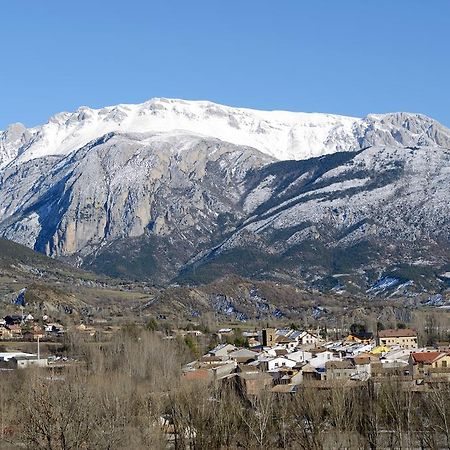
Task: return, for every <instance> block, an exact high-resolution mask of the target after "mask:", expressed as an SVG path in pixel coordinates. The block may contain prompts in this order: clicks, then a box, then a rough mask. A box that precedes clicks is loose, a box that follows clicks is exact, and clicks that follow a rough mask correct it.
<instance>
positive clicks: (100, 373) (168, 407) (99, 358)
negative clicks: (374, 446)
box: [0, 310, 450, 449]
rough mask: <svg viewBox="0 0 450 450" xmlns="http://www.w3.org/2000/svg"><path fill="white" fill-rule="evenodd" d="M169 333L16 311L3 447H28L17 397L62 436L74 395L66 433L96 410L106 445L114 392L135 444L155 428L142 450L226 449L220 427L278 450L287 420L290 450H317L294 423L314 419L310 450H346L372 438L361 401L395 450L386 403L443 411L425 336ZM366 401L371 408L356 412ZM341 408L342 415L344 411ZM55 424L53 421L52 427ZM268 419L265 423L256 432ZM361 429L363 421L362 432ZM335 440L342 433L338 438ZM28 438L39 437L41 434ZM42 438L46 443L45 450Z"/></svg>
mask: <svg viewBox="0 0 450 450" xmlns="http://www.w3.org/2000/svg"><path fill="white" fill-rule="evenodd" d="M165 322H166V319H165V318H164V317H155V318H150V319H149V320H148V321H147V322H144V323H140V324H129V323H125V324H117V323H116V324H112V323H110V322H104V321H101V320H90V321H89V320H84V323H82V322H78V323H74V322H71V323H69V322H64V321H63V320H57V318H56V317H50V316H49V315H46V314H44V315H39V314H38V313H36V312H34V315H33V313H32V312H23V310H22V313H21V314H13V313H10V314H7V315H5V316H4V317H3V319H0V374H1V377H0V388H1V386H3V387H4V388H2V389H4V390H3V391H2V392H3V394H4V396H5V397H10V398H11V402H10V403H8V404H9V408H10V409H11V412H6V413H5V412H3V413H2V414H3V415H5V414H6V416H5V417H6V418H3V419H2V420H4V421H5V422H4V423H5V425H4V426H3V428H2V429H1V430H0V438H1V439H3V440H4V441H5V442H6V441H8V440H9V441H10V442H14V443H17V442H21V439H23V438H25V439H28V438H27V434H26V433H27V431H26V428H24V427H23V423H21V422H15V421H14V420H12V419H11V418H10V417H20V416H21V411H22V407H21V405H22V403H21V401H19V402H17V403H15V401H14V400H13V399H14V396H19V397H21V396H23V397H21V398H23V399H24V400H22V402H23V401H26V402H27V401H32V402H34V405H35V406H34V409H31V410H28V409H27V410H26V414H27V416H26V417H28V419H27V420H28V421H27V423H28V424H31V423H39V421H42V420H49V421H50V422H51V421H53V420H63V422H62V424H61V426H67V423H72V420H73V419H72V418H71V417H69V416H67V417H66V411H65V410H64V411H63V410H61V411H60V412H58V413H56V412H55V411H57V408H58V407H59V406H58V405H60V403H59V402H60V401H63V402H64V401H71V400H70V399H72V398H73V396H75V398H78V397H77V396H78V395H80V394H79V392H82V393H83V394H82V395H91V396H92V399H91V400H89V401H87V403H86V404H85V403H77V408H78V409H79V410H80V416H79V418H78V419H77V421H78V423H74V424H73V425H74V426H75V425H76V426H77V427H78V426H79V424H80V423H82V424H83V425H84V424H85V425H86V426H88V425H89V421H90V420H91V419H89V417H90V416H89V414H91V413H92V411H94V410H93V409H92V408H94V406H93V405H94V403H92V402H94V401H95V405H96V406H95V408H96V409H95V411H96V414H97V413H98V414H99V416H98V419H96V420H98V423H97V424H96V427H97V428H96V429H98V430H99V431H98V432H99V433H102V429H103V422H102V420H103V419H100V418H101V417H103V415H104V414H105V411H104V410H103V409H102V408H103V407H102V406H101V405H102V402H104V401H106V400H105V399H107V398H108V396H109V393H110V392H112V391H114V392H121V394H120V395H123V398H122V400H121V401H122V402H124V404H127V405H128V406H127V407H128V408H130V409H129V412H128V413H127V422H126V423H128V426H131V427H133V429H136V430H138V431H139V433H141V434H142V433H143V430H144V431H145V426H147V425H145V426H144V425H141V426H143V427H144V428H139V427H140V426H139V425H138V424H139V423H140V422H139V420H141V417H142V416H143V417H147V415H148V414H150V416H151V417H152V419H151V425H150V428H151V430H152V433H153V434H152V436H153V437H152V438H151V439H153V441H151V442H152V444H151V445H150V448H179V449H181V448H189V446H192V445H197V444H198V443H199V442H200V443H203V444H202V445H204V447H198V448H222V447H221V445H223V442H224V439H225V440H226V439H229V438H227V437H226V435H223V434H222V433H223V430H222V431H220V432H219V431H217V433H219V434H218V437H217V439H216V441H217V442H215V443H213V442H211V439H213V437H212V435H210V434H209V433H208V427H219V428H218V429H219V430H221V428H220V427H222V426H223V423H227V424H228V425H227V426H235V427H236V430H237V431H236V433H237V434H236V436H237V437H236V438H235V444H236V445H240V444H239V442H245V444H242V445H244V447H246V448H247V447H249V448H253V447H252V446H258V445H259V446H260V447H261V446H263V443H264V442H265V443H270V444H266V445H272V446H274V448H277V446H278V445H279V444H278V441H279V439H280V433H281V432H282V431H283V429H282V428H280V424H279V420H281V419H280V417H281V416H280V417H279V415H280V414H288V412H289V415H288V416H286V417H284V416H283V417H284V419H283V420H287V421H289V423H290V425H289V426H288V425H286V426H288V431H286V430H285V431H283V433H284V435H285V438H286V439H287V440H289V442H291V441H292V444H289V445H294V448H297V447H295V446H296V445H299V444H298V443H299V442H301V443H302V445H301V448H316V447H314V445H315V444H314V445H313V444H311V443H309V444H308V441H307V440H308V439H312V436H313V435H311V434H310V433H312V431H311V430H309V431H308V428H306V429H304V427H303V420H306V419H302V417H303V416H304V417H309V415H310V414H313V413H314V414H315V411H316V412H317V411H322V413H320V414H319V415H318V416H316V417H315V418H314V420H315V421H318V423H319V424H321V425H320V426H321V427H325V428H324V430H328V431H326V433H322V435H321V437H320V438H319V435H317V436H315V435H314V436H315V437H314V439H316V440H320V439H322V440H323V446H322V447H318V448H336V447H335V446H341V445H344V446H345V445H346V446H347V447H345V448H353V447H352V446H354V445H361V444H360V443H361V442H366V441H364V440H367V439H368V436H369V437H370V433H369V431H370V429H369V431H368V430H366V429H363V430H360V431H358V429H357V427H358V426H359V425H357V424H358V423H359V422H358V421H360V420H363V419H364V418H363V417H362V418H359V419H358V417H359V416H358V414H360V412H358V411H362V410H361V409H360V406H361V405H362V404H364V402H367V401H369V402H370V404H373V405H375V404H376V405H379V406H377V408H380V412H376V413H374V414H375V416H376V415H377V414H382V416H380V417H383V421H382V423H381V422H380V425H379V426H380V427H381V428H380V430H379V431H377V433H378V435H379V439H381V441H382V442H384V443H385V444H386V445H390V444H389V442H390V441H389V439H391V437H392V439H394V438H395V439H396V440H395V442H397V443H398V442H401V440H402V439H404V437H402V433H401V430H400V431H398V430H397V429H395V428H392V424H391V422H392V420H393V418H394V419H395V420H397V416H391V415H390V414H392V411H393V410H392V408H394V406H392V408H391V407H390V406H389V403H385V401H386V399H390V400H393V399H395V400H396V401H400V400H401V401H403V399H407V398H410V397H409V396H412V397H411V399H413V400H414V401H413V403H414V402H419V403H417V405H416V403H414V405H415V406H414V408H423V405H422V406H420V405H421V404H420V402H421V401H424V402H426V403H424V405H425V407H426V408H425V410H424V411H427V408H437V407H438V406H439V405H441V403H439V402H443V403H442V405H444V406H445V405H446V406H445V408H447V409H448V393H449V392H450V391H449V386H450V344H449V342H448V341H444V340H442V341H441V340H435V341H434V342H433V345H424V344H425V343H426V341H425V339H424V336H423V334H421V333H418V332H417V331H416V330H415V329H413V328H412V327H407V326H406V325H404V324H399V326H398V327H396V328H391V329H389V328H386V329H384V327H380V329H378V330H377V331H376V332H375V333H374V332H371V331H367V330H366V328H365V326H364V325H363V324H352V325H351V326H350V327H348V329H347V328H345V329H324V328H320V327H317V328H312V327H311V328H308V329H300V327H296V326H295V324H289V325H288V324H282V323H279V324H275V323H274V324H272V326H268V325H269V324H264V325H263V326H258V322H255V323H253V324H228V325H225V326H222V327H220V326H217V327H216V328H208V327H205V326H204V325H201V324H199V323H194V322H190V323H184V324H183V325H179V326H173V324H168V323H165ZM259 325H262V324H261V323H260V324H259ZM445 335H446V333H443V336H445ZM19 373H20V375H21V376H20V377H19V376H17V374H19ZM107 374H108V376H106V375H107ZM22 375H23V376H22ZM99 379H101V380H102V381H101V383H102V385H103V384H105V390H104V391H103V390H102V388H100V387H99V385H98V384H97V383H98V381H96V380H99ZM19 380H20V381H19ZM118 380H122V381H118ZM121 383H124V384H123V386H127V388H126V390H125V391H120V389H121V388H120V385H121ZM74 389H75V391H74ZM80 389H81V391H79V390H80ZM129 389H132V390H133V391H134V390H135V393H134V394H133V395H134V396H135V398H136V402H137V405H139V406H137V408H138V409H135V408H136V406H132V404H129V403H127V402H129V397H128V395H131V394H127V393H126V392H127V390H129ZM111 390H112V391H111ZM31 392H32V394H31ZM138 392H139V394H138ZM370 392H378V394H370ZM389 392H391V393H392V394H389ZM88 393H89V394H88ZM369 394H370V395H371V396H372V397H368V398H367V399H366V400H364V399H365V398H366V397H365V395H369ZM30 395H31V397H30ZM374 395H375V397H373V396H374ZM377 395H378V396H379V398H378V399H377V397H376V396H377ZM390 395H393V397H390ZM428 397H429V398H430V399H434V400H430V399H428ZM89 398H90V397H89ZM94 399H95V400H94ZM155 399H156V400H155ZM194 399H195V400H194ZM149 402H150V403H149ZM211 402H212V403H211ZM341 402H344V403H345V402H350V403H349V404H348V405H347V406H345V405H344V404H342V405H341ZM436 402H437V403H436ZM413 403H411V405H412V404H413ZM435 403H436V405H437V406H435V405H434V404H435ZM149 404H151V405H153V406H152V408H155V409H154V410H152V411H151V412H149V410H148V409H147V408H148V407H147V406H146V405H149ZM402 404H403V403H402ZM408 404H409V403H405V405H408ZM88 405H91V406H90V407H89V406H88ZM277 405H278V406H277ZM280 405H281V406H280ZM352 405H353V406H352ZM358 405H359V406H358ZM371 407H372V406H371ZM411 407H412V406H411ZM86 408H90V409H86ZM205 408H206V409H205ZM330 408H331V409H330ZM341 408H346V411H347V413H348V414H351V416H352V419H351V421H349V422H348V423H347V425H345V424H339V423H335V419H334V418H333V417H334V416H333V414H335V415H338V411H339V410H340V409H341ZM395 408H397V406H395ZM445 408H444V409H445ZM303 409H304V410H303ZM447 409H445V411H446V410H447ZM208 410H210V411H209V412H208ZM415 410H416V409H415ZM6 411H8V409H7V410H6ZM114 411H115V410H114ZM114 411H112V410H110V411H108V415H110V419H109V420H117V427H118V428H117V433H119V432H120V429H121V427H122V425H119V424H120V423H122V422H121V421H123V417H124V416H123V415H122V413H120V411H119V410H117V411H116V412H114ZM233 411H234V412H235V413H236V414H237V416H236V417H235V418H234V419H233V418H232V416H230V414H232V412H233ZM283 411H284V412H283ZM417 411H420V409H417ZM433 411H434V410H433ZM10 414H11V415H10ZM55 414H61V417H60V418H58V419H56V418H57V417H58V416H57V415H56V416H55ZM67 414H68V413H67ZM220 414H222V415H223V416H220ZM322 414H324V415H323V416H322ZM355 414H356V416H355V417H353V415H355ZM383 414H384V416H383ZM433 414H435V413H433ZM445 414H447V413H445ZM218 415H219V416H220V417H221V418H220V417H218ZM264 415H266V416H267V417H266V418H265V419H264V420H263V417H264ZM269 415H270V416H271V418H270V420H269V418H268V416H269ZM2 417H3V416H2ZM52 417H53V418H52ZM96 417H97V416H96ZM248 417H252V419H251V420H249V419H248ZM336 417H337V416H336ZM377 417H378V416H377ZM399 417H400V416H399ZM429 417H431V416H426V417H425V418H424V420H429ZM433 417H434V416H433ZM436 417H438V418H437V419H435V418H433V420H436V421H437V422H436V423H437V425H436V428H433V434H432V435H433V436H434V438H435V439H437V440H438V442H443V441H442V440H443V439H444V437H445V436H447V435H448V436H449V438H450V430H448V431H449V433H447V432H446V431H445V432H444V433H442V431H440V428H439V426H440V425H439V423H440V422H439V416H438V415H437V416H436ZM445 417H446V416H445ZM369 419H370V420H372V418H371V416H370V417H368V418H366V419H364V420H369ZM146 420H149V419H146ZM298 420H300V422H298ZM308 420H309V419H308ZM311 420H312V419H311ZM377 420H378V419H377ZM401 420H402V421H403V420H405V421H407V420H409V419H407V418H405V419H403V418H402V419H401ZM262 422H264V423H262ZM266 422H267V423H266ZM269 422H270V425H269ZM405 423H407V422H405ZM350 424H352V425H351V426H350ZM366 425H367V424H366ZM366 425H365V426H366ZM89 426H90V425H89ZM263 426H264V435H262V434H261V435H260V436H259V437H258V438H256V437H255V436H254V435H253V434H252V433H254V432H255V429H256V428H261V427H263ZM367 426H368V425H367ZM417 426H422V425H420V424H418V425H417ZM136 427H137V428H136ZM346 427H347V428H346ZM355 427H356V428H355ZM339 429H342V430H344V431H345V433H344V434H339V433H338V434H336V433H335V431H336V430H339ZM50 430H51V438H52V439H57V438H56V437H55V436H57V432H56V431H55V430H54V429H52V428H50ZM261 430H262V428H261V429H260V431H261ZM318 430H319V428H317V430H316V431H315V433H316V432H317V433H319V431H318ZM330 430H331V431H330ZM31 431H32V433H34V434H36V433H38V434H39V433H42V432H41V431H40V430H38V429H32V430H31ZM31 431H30V436H31ZM336 432H337V431H336ZM411 432H413V431H411ZM49 433H50V432H49ZM55 433H56V434H55ZM261 433H262V431H261ZM383 433H384V434H383ZM385 433H388V434H385ZM389 433H391V434H389ZM446 433H447V434H446ZM137 435H138V434H136V436H137ZM287 435H289V436H290V437H289V439H288V438H287V437H286V436H287ZM444 435H445V436H444ZM24 436H25V437H24ZM73 436H75V434H74V435H73ZM73 436H72V437H73ZM139 436H140V437H139V439H140V441H139V442H143V440H145V439H149V437H148V436H147V435H145V436H141V435H139ZM47 437H48V436H46V435H45V433H42V435H41V438H42V439H43V442H44V439H47ZM156 437H158V439H159V440H158V441H155V439H156ZM388 438H389V439H388ZM30 439H31V437H30ZM74 439H75V438H74ZM77 439H78V438H77ZM99 439H100V438H99ZM101 439H104V435H103V434H101ZM115 439H116V438H115ZM117 439H119V438H117ZM283 439H284V438H283ZM305 439H306V441H305ZM9 441H8V442H9ZM83 442H84V441H83ZM286 442H287V441H286ZM305 442H306V443H305ZM392 442H394V441H392ZM136 445H137V447H139V445H141V444H139V445H138V444H136ZM158 445H159V447H158ZM215 445H216V447H214V446H215ZM283 445H286V446H285V447H283V448H288V447H287V444H283ZM321 445H322V444H321ZM349 446H350V447H349ZM260 447H258V448H260ZM192 448H194V447H192ZM289 448H290V447H289ZM298 448H300V447H298ZM355 448H356V447H355Z"/></svg>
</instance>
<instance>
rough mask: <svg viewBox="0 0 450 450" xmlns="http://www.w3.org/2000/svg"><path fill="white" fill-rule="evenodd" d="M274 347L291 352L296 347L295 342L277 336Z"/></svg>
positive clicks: (287, 337) (288, 338) (285, 337)
mask: <svg viewBox="0 0 450 450" xmlns="http://www.w3.org/2000/svg"><path fill="white" fill-rule="evenodd" d="M275 345H276V346H277V347H281V348H284V349H286V350H293V349H294V348H295V347H296V346H297V342H296V341H295V340H294V339H292V338H290V337H289V336H277V337H276V338H275Z"/></svg>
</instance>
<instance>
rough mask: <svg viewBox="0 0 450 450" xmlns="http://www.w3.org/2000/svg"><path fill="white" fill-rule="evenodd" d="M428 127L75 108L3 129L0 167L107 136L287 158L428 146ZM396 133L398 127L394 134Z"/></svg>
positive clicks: (446, 135)
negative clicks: (174, 134)
mask: <svg viewBox="0 0 450 450" xmlns="http://www.w3.org/2000/svg"><path fill="white" fill-rule="evenodd" d="M432 123H434V124H437V122H434V121H433V120H432V119H429V118H427V117H426V116H421V115H417V114H406V113H398V114H397V113H395V114H384V115H383V114H382V115H369V116H367V117H366V118H364V119H360V118H354V117H347V116H339V115H333V114H321V113H300V112H288V111H259V110H252V109H247V108H233V107H229V106H223V105H219V104H216V103H212V102H209V101H187V100H179V99H166V98H153V99H150V100H148V101H146V102H144V103H141V104H119V105H116V106H108V107H105V108H101V109H92V108H89V107H87V106H82V107H80V108H78V109H77V110H76V111H74V112H72V113H69V112H61V113H59V114H56V115H54V116H53V117H51V118H50V119H49V121H48V122H47V123H46V124H45V125H42V126H38V127H34V128H30V129H28V130H27V129H23V130H20V132H19V133H18V132H17V131H16V132H14V133H11V131H10V130H9V129H8V130H7V131H5V132H0V167H1V166H4V165H6V164H7V163H8V162H10V161H12V160H16V161H17V162H18V163H20V162H23V161H27V160H30V159H34V158H39V157H43V156H47V155H66V154H69V153H70V152H72V151H75V150H77V149H78V148H80V147H82V146H83V145H85V144H87V143H88V142H90V141H92V140H94V139H96V138H99V137H100V136H102V135H104V134H106V133H110V132H122V133H135V132H138V133H143V132H171V131H175V130H183V131H184V132H188V133H193V134H200V135H204V136H209V137H214V138H217V139H220V140H223V141H227V142H231V143H233V144H237V145H246V146H250V147H254V148H256V149H258V150H260V151H262V152H263V153H265V154H268V155H270V156H271V157H273V158H276V159H279V160H288V159H306V158H310V157H314V156H321V155H324V154H328V153H334V152H337V151H345V150H354V149H357V148H360V147H362V146H363V145H372V144H373V143H379V144H388V143H389V144H391V143H392V142H394V143H395V142H399V143H405V142H410V141H411V139H410V135H411V134H413V135H414V139H413V140H417V139H419V138H420V137H421V135H423V134H426V139H424V143H429V139H435V138H436V137H435V136H434V137H433V136H431V137H430V136H428V135H429V134H430V133H429V131H427V130H428V129H429V128H430V126H431V125H430V124H432ZM438 125H439V124H438ZM440 127H441V128H440V129H438V132H439V139H440V141H442V142H444V143H446V142H447V141H448V142H450V132H449V130H447V129H445V128H444V127H442V126H440ZM398 128H402V130H401V132H400V133H399V132H398ZM442 130H444V131H442ZM427 133H428V134H427ZM17 134H19V135H20V136H19V137H17V136H16V135H17ZM385 134H387V135H388V138H386V137H385V136H384V135H385ZM434 134H436V133H434ZM442 134H443V137H442V136H441V135H442ZM428 138H429V139H428ZM380 140H381V142H380ZM439 145H440V144H439Z"/></svg>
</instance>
